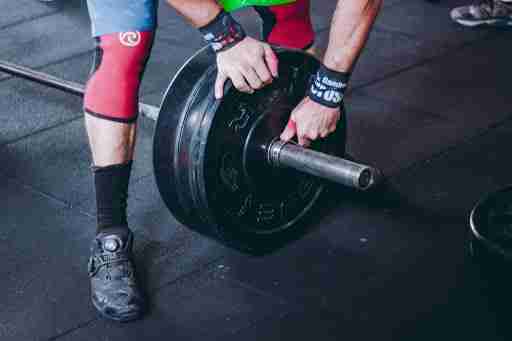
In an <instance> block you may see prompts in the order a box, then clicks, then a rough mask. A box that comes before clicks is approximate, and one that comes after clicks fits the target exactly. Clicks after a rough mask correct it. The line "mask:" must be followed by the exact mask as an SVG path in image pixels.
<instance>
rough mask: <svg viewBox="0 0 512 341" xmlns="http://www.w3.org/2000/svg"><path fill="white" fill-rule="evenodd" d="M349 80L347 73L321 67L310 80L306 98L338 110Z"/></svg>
mask: <svg viewBox="0 0 512 341" xmlns="http://www.w3.org/2000/svg"><path fill="white" fill-rule="evenodd" d="M349 78H350V74H349V73H348V72H339V71H334V70H331V69H328V68H327V67H325V66H324V65H321V66H320V68H318V71H317V72H316V75H315V76H313V77H312V78H311V82H310V86H309V89H308V94H307V95H308V96H309V98H311V100H313V101H315V102H317V103H319V104H322V105H325V106H326V107H330V108H339V107H340V106H341V104H342V102H343V96H344V94H345V90H346V88H347V83H348V80H349Z"/></svg>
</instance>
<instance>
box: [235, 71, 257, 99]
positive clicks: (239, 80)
mask: <svg viewBox="0 0 512 341" xmlns="http://www.w3.org/2000/svg"><path fill="white" fill-rule="evenodd" d="M229 78H231V81H232V82H233V85H234V86H235V88H237V89H238V90H239V91H242V92H247V93H250V94H252V93H253V92H254V90H253V89H252V88H251V87H250V86H249V84H247V82H246V81H245V78H244V76H243V75H242V73H240V72H232V73H231V74H230V75H229Z"/></svg>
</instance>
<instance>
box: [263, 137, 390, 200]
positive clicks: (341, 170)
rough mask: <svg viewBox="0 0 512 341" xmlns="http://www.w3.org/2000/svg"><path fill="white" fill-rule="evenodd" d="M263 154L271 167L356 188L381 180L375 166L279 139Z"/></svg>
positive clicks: (369, 185)
mask: <svg viewBox="0 0 512 341" xmlns="http://www.w3.org/2000/svg"><path fill="white" fill-rule="evenodd" d="M267 153H268V154H267V160H268V162H269V163H270V164H271V165H273V166H275V167H283V166H286V167H291V168H294V169H296V170H298V171H300V172H304V173H308V174H311V175H314V176H317V177H320V178H323V179H326V180H330V181H334V182H337V183H339V184H342V185H345V186H348V187H351V188H355V189H358V190H363V191H364V190H367V189H369V188H371V187H373V186H374V185H376V184H377V183H378V182H379V181H380V180H381V172H380V171H379V170H377V169H376V168H373V167H371V166H367V165H363V164H360V163H357V162H353V161H350V160H346V159H343V158H340V157H336V156H332V155H328V154H325V153H321V152H318V151H315V150H312V149H308V148H303V147H301V146H298V145H296V144H292V143H288V142H284V141H281V140H275V141H274V142H272V143H271V144H270V147H269V148H268V151H267Z"/></svg>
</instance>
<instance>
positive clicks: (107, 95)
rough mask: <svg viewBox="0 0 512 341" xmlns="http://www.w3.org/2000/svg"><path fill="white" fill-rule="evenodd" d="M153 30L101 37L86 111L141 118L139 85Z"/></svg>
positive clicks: (130, 119) (125, 118) (114, 118)
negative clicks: (139, 111)
mask: <svg viewBox="0 0 512 341" xmlns="http://www.w3.org/2000/svg"><path fill="white" fill-rule="evenodd" d="M152 43H153V32H123V33H113V34H107V35H103V36H101V37H99V38H98V40H97V44H98V45H97V48H96V56H95V66H94V68H93V71H92V73H91V77H90V78H89V81H88V82H87V86H86V89H85V96H84V110H85V112H86V113H88V114H90V115H93V116H98V117H100V118H104V119H107V120H112V121H117V122H125V123H131V122H134V121H135V120H136V119H137V114H138V102H139V96H138V94H139V85H140V81H141V77H142V74H143V72H144V68H145V66H146V62H147V59H148V57H149V54H150V51H151V46H152Z"/></svg>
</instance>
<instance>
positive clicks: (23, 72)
mask: <svg viewBox="0 0 512 341" xmlns="http://www.w3.org/2000/svg"><path fill="white" fill-rule="evenodd" d="M0 71H3V72H5V73H8V74H11V75H14V76H17V77H22V78H25V79H27V80H30V81H32V82H36V83H39V84H43V85H46V86H48V87H51V88H55V89H59V90H62V91H64V92H67V93H70V94H73V95H76V96H83V95H84V93H85V86H84V85H83V84H80V83H76V82H72V81H68V80H65V79H62V78H59V77H56V76H53V75H49V74H47V73H44V72H41V71H37V70H33V69H31V68H28V67H25V66H21V65H17V64H14V63H11V62H7V61H4V60H0ZM159 111H160V109H159V108H158V107H155V106H153V105H150V104H145V103H142V102H140V103H139V112H140V113H141V114H142V115H144V116H146V117H148V118H150V119H152V120H153V121H156V119H157V118H158V112H159Z"/></svg>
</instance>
